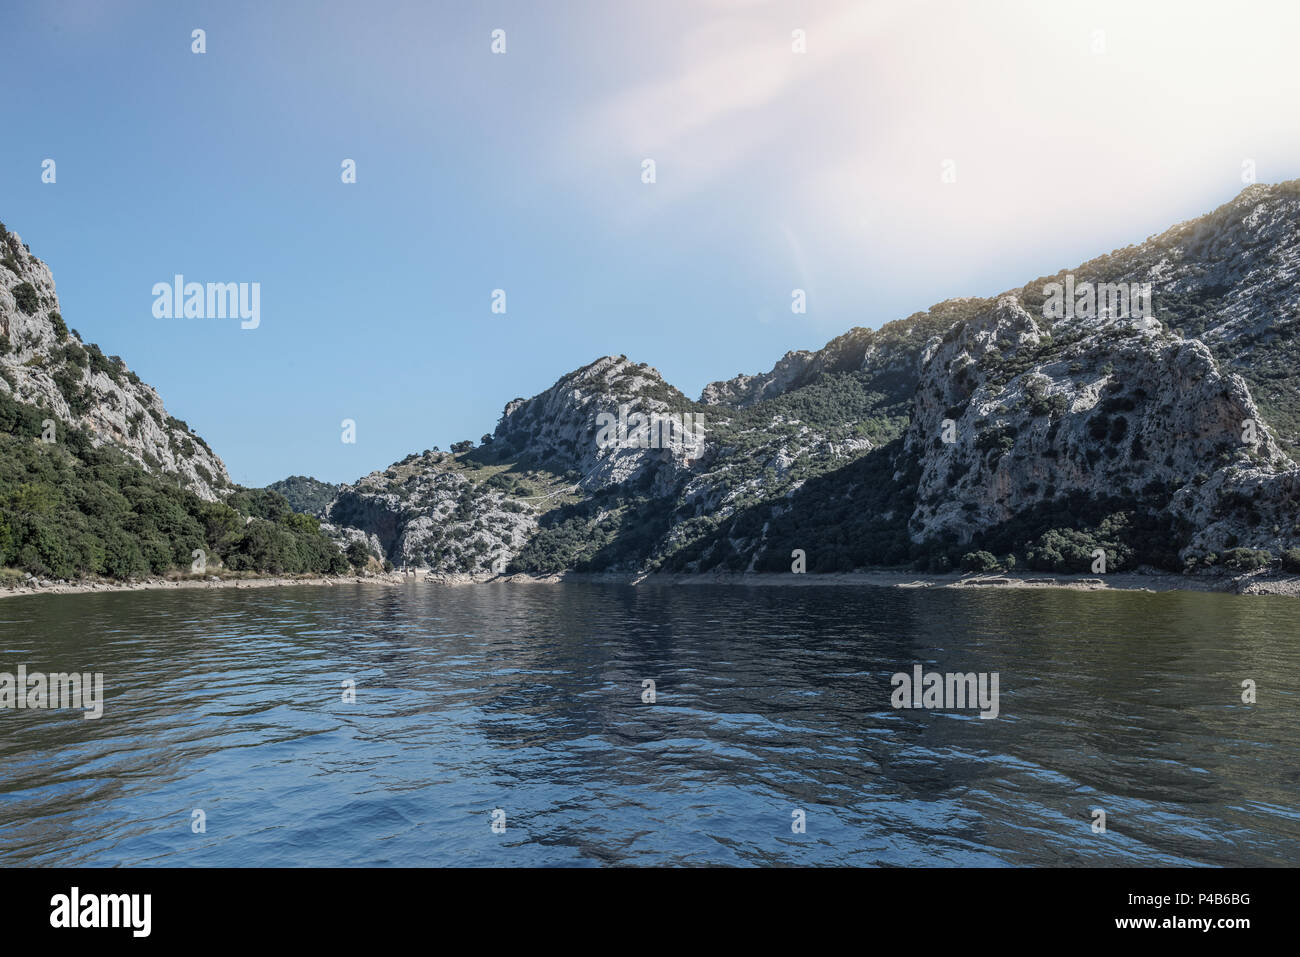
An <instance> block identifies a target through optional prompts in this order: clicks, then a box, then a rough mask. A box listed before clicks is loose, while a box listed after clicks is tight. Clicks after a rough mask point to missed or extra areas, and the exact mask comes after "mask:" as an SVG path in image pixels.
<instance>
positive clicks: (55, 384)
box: [0, 228, 230, 501]
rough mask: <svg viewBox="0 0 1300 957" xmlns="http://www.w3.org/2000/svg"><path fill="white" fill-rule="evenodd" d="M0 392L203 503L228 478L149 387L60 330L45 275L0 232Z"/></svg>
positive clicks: (62, 327) (46, 272)
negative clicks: (82, 431)
mask: <svg viewBox="0 0 1300 957" xmlns="http://www.w3.org/2000/svg"><path fill="white" fill-rule="evenodd" d="M0 391H3V392H4V393H6V394H9V395H11V396H12V397H13V398H15V399H17V400H19V401H22V402H27V403H30V404H32V405H35V406H38V407H40V408H44V409H48V410H49V411H50V412H51V413H52V417H54V418H57V419H62V420H63V421H66V422H71V423H74V424H76V425H80V426H82V427H84V428H86V429H88V430H90V432H91V433H92V434H93V435H94V437H95V441H96V443H97V444H104V443H108V444H111V445H114V446H116V447H117V448H119V449H121V450H122V452H124V453H125V454H126V455H127V456H128V457H130V458H131V459H134V460H135V461H136V462H138V463H139V464H140V465H141V466H142V467H143V468H144V469H146V470H147V471H150V472H155V473H171V474H173V475H175V476H176V477H177V478H178V479H179V480H180V482H181V483H182V484H183V485H185V486H186V487H188V488H189V489H191V490H192V491H193V492H195V493H196V494H197V495H199V496H200V497H201V498H204V499H207V500H208V501H214V500H216V499H217V498H218V496H219V495H220V493H221V491H222V490H223V489H225V488H226V487H228V486H229V484H230V476H229V475H228V474H227V473H226V467H225V465H224V464H223V463H222V461H221V459H219V458H218V457H217V456H216V454H215V453H214V452H213V451H212V450H211V449H210V448H209V447H208V445H207V443H206V442H204V441H203V439H202V438H200V437H199V436H198V435H196V434H195V433H193V432H192V431H190V429H189V427H188V426H187V425H186V424H185V423H184V422H181V421H180V420H178V419H175V418H172V417H171V416H170V415H168V414H167V410H166V408H164V407H163V402H162V399H161V398H159V396H158V393H157V392H155V391H154V390H153V388H152V387H150V386H148V385H146V384H145V383H143V382H141V381H140V379H139V378H138V377H137V376H136V375H135V373H134V372H131V371H130V369H128V368H127V366H126V364H125V363H124V362H122V360H121V359H119V358H118V357H116V356H104V355H103V353H101V352H100V350H99V348H98V347H97V346H94V345H87V344H86V343H84V342H82V341H81V339H80V338H79V337H78V336H77V335H76V334H75V333H74V332H72V331H71V330H69V329H68V328H67V326H66V324H65V321H64V319H63V317H62V315H61V314H60V311H59V297H58V294H57V293H56V292H55V289H54V278H53V276H51V274H50V270H49V268H48V267H47V266H46V265H45V263H43V262H41V261H40V260H39V259H37V258H36V257H35V256H33V255H32V254H31V252H30V251H29V250H28V249H27V247H26V246H25V245H24V244H23V242H22V241H21V240H20V239H19V237H18V235H17V234H16V233H11V232H8V231H7V230H4V229H3V228H0Z"/></svg>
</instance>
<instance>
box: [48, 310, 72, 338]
mask: <svg viewBox="0 0 1300 957" xmlns="http://www.w3.org/2000/svg"><path fill="white" fill-rule="evenodd" d="M50 323H51V324H52V325H53V326H54V334H55V335H56V336H58V337H59V341H60V342H62V341H63V340H64V339H66V338H68V326H67V324H66V323H65V322H64V321H63V317H62V316H61V315H59V314H58V313H57V312H51V313H50Z"/></svg>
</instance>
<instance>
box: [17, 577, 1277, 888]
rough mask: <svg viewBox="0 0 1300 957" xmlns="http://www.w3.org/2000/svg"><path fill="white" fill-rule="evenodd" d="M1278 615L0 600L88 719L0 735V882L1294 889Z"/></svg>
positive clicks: (1250, 606)
mask: <svg viewBox="0 0 1300 957" xmlns="http://www.w3.org/2000/svg"><path fill="white" fill-rule="evenodd" d="M1297 612H1300V603H1298V602H1297V601H1294V600H1289V599H1284V598H1258V597H1238V596H1221V595H1197V594H1163V595H1151V594H1136V593H1132V594H1123V593H1111V594H1104V593H1102V594H1094V593H1072V592H1055V591H1009V592H986V593H969V592H958V591H953V590H942V591H940V590H927V591H909V590H891V589H874V588H849V587H809V588H761V587H753V588H749V587H745V588H741V587H725V586H720V587H712V586H710V587H703V586H701V587H686V588H682V587H679V588H676V589H673V588H668V587H641V588H631V587H624V586H612V585H611V586H603V585H564V586H550V587H547V586H533V587H528V586H508V585H500V586H479V587H472V588H459V589H453V588H439V587H437V586H432V585H427V584H412V585H408V586H404V587H402V588H399V589H394V590H385V589H381V588H367V587H364V586H343V587H336V588H278V589H265V590H257V591H233V590H227V591H212V592H170V593H168V592H161V593H160V592H141V593H134V594H106V595H83V596H42V597H37V598H25V599H18V600H5V601H3V602H0V671H7V672H11V673H12V672H16V670H17V667H18V665H19V664H23V665H26V666H27V668H28V669H29V670H41V671H47V672H55V671H73V670H76V671H102V672H104V675H105V697H106V704H105V713H104V717H103V718H101V719H100V720H98V721H87V720H83V719H82V717H81V714H80V712H71V711H63V712H59V711H43V712H36V711H15V710H5V711H0V864H7V865H14V864H23V863H27V864H96V865H115V864H131V865H139V864H207V865H214V864H219V865H330V864H341V865H374V864H395V865H396V864H400V865H442V864H453V865H503V864H525V865H584V864H585V865H599V864H630V865H656V864H660V865H661V864H851V865H880V864H893V865H947V864H957V865H1006V864H1011V865H1035V864H1065V865H1088V866H1096V865H1116V864H1135V865H1155V864H1205V865H1227V864H1249V865H1283V864H1285V865H1295V864H1300V810H1298V809H1297V808H1298V805H1300V800H1298V791H1300V788H1298V787H1297V785H1298V784H1300V760H1298V759H1300V743H1298V741H1297V730H1300V720H1298V718H1300V638H1298V636H1297V628H1296V621H1297V618H1298V617H1300V616H1298V615H1297ZM918 662H919V663H922V664H924V665H925V666H926V667H927V670H928V669H930V668H933V669H936V670H939V671H977V672H979V671H984V672H991V671H996V672H998V673H999V674H1000V690H1001V701H1000V705H1001V717H999V718H998V719H997V720H992V721H990V720H980V719H978V718H977V717H976V713H975V712H973V711H968V712H964V713H953V712H937V711H915V710H912V711H895V710H893V709H892V708H891V707H890V703H889V699H890V691H891V688H890V683H889V676H890V675H891V674H893V673H894V672H897V671H909V672H910V670H911V667H912V665H913V664H914V663H918ZM349 678H350V679H354V680H355V681H356V682H357V700H356V703H355V704H344V703H343V701H342V689H341V684H342V682H343V681H344V680H345V679H349ZM646 678H650V679H653V680H654V681H655V682H656V684H657V702H656V703H655V704H643V703H642V701H641V694H642V684H641V682H642V680H643V679H646ZM1247 678H1250V679H1254V680H1255V681H1256V682H1257V683H1258V687H1259V701H1258V703H1257V704H1255V705H1253V706H1248V705H1244V704H1242V703H1241V700H1240V693H1241V692H1240V684H1241V682H1242V680H1243V679H1247ZM1098 807H1099V808H1103V809H1104V810H1105V811H1106V813H1107V817H1108V820H1107V825H1108V826H1107V833H1105V834H1094V833H1092V829H1091V824H1092V816H1091V811H1092V809H1093V808H1098ZM195 808H201V809H203V811H204V812H205V813H206V816H207V831H206V833H201V834H196V833H192V831H191V811H192V810H193V809H195ZM498 808H499V809H502V810H504V811H505V813H506V825H507V826H506V831H505V833H504V834H494V833H493V832H492V829H491V826H490V825H491V818H490V815H491V812H492V811H493V810H494V809H498ZM795 809H801V810H803V811H804V812H805V814H806V819H807V831H806V833H804V834H796V833H793V832H792V830H791V821H792V817H791V812H792V811H793V810H795Z"/></svg>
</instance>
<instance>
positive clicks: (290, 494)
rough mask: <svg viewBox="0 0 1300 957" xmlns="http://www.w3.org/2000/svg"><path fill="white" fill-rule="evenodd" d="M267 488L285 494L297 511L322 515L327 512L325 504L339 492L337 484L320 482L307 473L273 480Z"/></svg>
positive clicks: (291, 506) (290, 505)
mask: <svg viewBox="0 0 1300 957" xmlns="http://www.w3.org/2000/svg"><path fill="white" fill-rule="evenodd" d="M267 489H269V490H270V491H273V492H279V493H280V494H281V495H283V496H284V497H285V499H287V500H288V502H289V507H290V508H292V509H293V510H294V511H295V512H304V513H306V514H308V515H320V516H323V515H324V514H325V506H327V505H329V503H330V502H331V501H333V499H334V496H335V495H337V494H338V486H337V485H330V484H329V483H328V482H320V481H317V480H316V479H314V478H310V477H309V476H306V475H291V476H289V477H288V478H287V479H281V480H280V481H278V482H272V483H271V484H270V485H268V486H267Z"/></svg>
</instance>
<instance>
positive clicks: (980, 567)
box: [961, 551, 1002, 572]
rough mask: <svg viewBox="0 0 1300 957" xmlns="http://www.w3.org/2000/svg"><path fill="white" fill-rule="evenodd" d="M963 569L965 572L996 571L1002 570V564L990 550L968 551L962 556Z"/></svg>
mask: <svg viewBox="0 0 1300 957" xmlns="http://www.w3.org/2000/svg"><path fill="white" fill-rule="evenodd" d="M961 570H962V571H964V572H996V571H1001V570H1002V564H1001V562H999V561H998V560H997V558H996V557H995V556H994V555H993V554H992V553H990V552H984V551H979V552H967V553H966V554H965V555H963V556H962V557H961Z"/></svg>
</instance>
